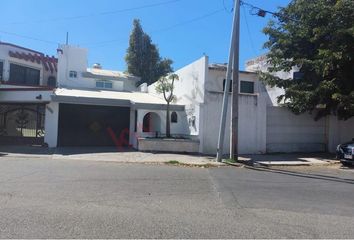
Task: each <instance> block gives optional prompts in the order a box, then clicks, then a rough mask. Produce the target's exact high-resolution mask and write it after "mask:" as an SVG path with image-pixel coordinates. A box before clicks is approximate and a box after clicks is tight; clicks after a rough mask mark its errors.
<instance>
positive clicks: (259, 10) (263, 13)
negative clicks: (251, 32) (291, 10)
mask: <svg viewBox="0 0 354 240" xmlns="http://www.w3.org/2000/svg"><path fill="white" fill-rule="evenodd" d="M241 5H245V6H248V7H250V14H251V15H257V16H259V17H265V16H266V15H267V13H269V14H271V15H272V16H273V17H276V18H280V17H282V18H286V19H288V20H291V21H294V22H299V20H297V19H294V18H291V17H288V16H285V15H281V14H279V13H276V12H271V11H268V10H264V9H263V8H260V7H257V6H255V5H253V4H250V3H247V2H245V1H241ZM254 10H256V12H252V11H254Z"/></svg>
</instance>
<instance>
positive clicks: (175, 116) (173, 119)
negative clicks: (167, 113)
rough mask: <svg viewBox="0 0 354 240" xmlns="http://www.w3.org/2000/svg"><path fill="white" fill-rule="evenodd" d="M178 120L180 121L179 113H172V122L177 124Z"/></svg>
mask: <svg viewBox="0 0 354 240" xmlns="http://www.w3.org/2000/svg"><path fill="white" fill-rule="evenodd" d="M177 120H178V116H177V113H176V112H172V113H171V122H172V123H177Z"/></svg>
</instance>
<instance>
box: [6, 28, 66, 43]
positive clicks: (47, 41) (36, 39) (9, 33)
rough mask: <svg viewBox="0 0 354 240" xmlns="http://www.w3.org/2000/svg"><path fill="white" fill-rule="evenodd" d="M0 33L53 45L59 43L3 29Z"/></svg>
mask: <svg viewBox="0 0 354 240" xmlns="http://www.w3.org/2000/svg"><path fill="white" fill-rule="evenodd" d="M0 33H3V34H7V35H12V36H16V37H20V38H25V39H30V40H34V41H39V42H44V43H48V44H55V45H58V44H59V43H58V42H54V41H50V40H44V39H40V38H36V37H30V36H26V35H22V34H18V33H13V32H7V31H3V30H0Z"/></svg>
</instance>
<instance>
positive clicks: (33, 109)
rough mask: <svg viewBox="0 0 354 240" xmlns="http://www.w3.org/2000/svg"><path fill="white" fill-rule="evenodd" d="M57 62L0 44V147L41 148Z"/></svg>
mask: <svg viewBox="0 0 354 240" xmlns="http://www.w3.org/2000/svg"><path fill="white" fill-rule="evenodd" d="M56 77H57V58H55V57H53V56H52V57H50V56H48V55H45V54H43V53H41V52H38V51H34V50H31V49H28V48H24V47H20V46H17V45H14V44H10V43H4V42H0V81H1V84H0V103H1V104H0V144H18V143H20V144H39V145H42V144H44V128H45V126H44V125H45V111H46V110H45V107H46V104H48V103H49V102H50V101H51V97H50V96H51V94H52V92H53V89H54V87H55V86H56V81H57V78H56Z"/></svg>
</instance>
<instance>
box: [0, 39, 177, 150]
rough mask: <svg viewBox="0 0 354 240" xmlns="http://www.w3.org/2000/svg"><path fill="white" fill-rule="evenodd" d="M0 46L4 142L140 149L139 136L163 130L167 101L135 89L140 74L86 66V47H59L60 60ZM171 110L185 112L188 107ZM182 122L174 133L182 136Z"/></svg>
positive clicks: (0, 118) (0, 127) (0, 115)
mask: <svg viewBox="0 0 354 240" xmlns="http://www.w3.org/2000/svg"><path fill="white" fill-rule="evenodd" d="M0 49H1V51H0V53H1V55H0V62H1V63H2V64H1V66H2V69H1V72H2V73H3V74H2V76H3V77H2V80H3V82H2V84H1V89H0V107H1V111H0V130H1V131H0V136H1V137H0V139H1V142H2V144H18V143H24V144H46V145H48V146H49V147H57V146H117V147H126V146H130V145H132V146H135V147H136V146H137V138H138V137H145V136H155V135H161V134H164V132H165V119H166V115H165V109H166V103H165V101H164V100H162V99H161V98H160V97H156V96H153V95H151V94H149V93H147V92H146V91H147V87H146V86H145V90H144V86H142V87H140V88H137V87H136V83H137V81H138V80H139V79H138V78H137V77H134V76H129V75H127V74H124V73H122V72H118V71H110V70H103V69H102V68H101V67H100V65H99V64H95V65H94V66H93V68H88V66H87V50H86V49H82V48H79V47H74V46H69V45H61V46H60V47H59V48H58V50H57V52H58V56H57V58H54V57H53V58H49V57H46V56H44V54H42V53H39V52H36V51H33V50H29V49H25V48H22V47H19V46H14V45H12V44H5V43H2V44H1V45H0ZM13 52H14V53H15V54H13ZM49 63H51V64H52V65H49ZM17 65H18V66H20V67H17ZM3 66H5V67H3ZM8 66H10V67H8ZM13 66H15V67H16V68H14V67H13ZM46 66H47V67H46ZM52 68H53V72H52V71H51V70H52ZM23 69H24V70H23ZM48 71H50V72H52V73H53V76H51V75H50V74H49V73H48ZM23 72H25V73H23ZM21 74H22V75H21ZM49 75H50V77H53V78H54V79H55V81H53V80H51V78H50V77H48V76H49ZM49 78H50V79H49ZM56 79H57V80H56ZM49 83H50V84H49ZM48 85H49V86H48ZM171 111H173V112H174V114H178V115H180V116H182V115H183V113H184V106H183V105H179V104H172V105H171ZM181 118H182V117H181ZM183 126H184V125H183V121H182V120H180V121H179V122H178V123H176V124H174V126H173V128H172V131H173V132H175V133H178V132H181V134H183V133H184V131H182V130H181V129H183Z"/></svg>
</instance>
